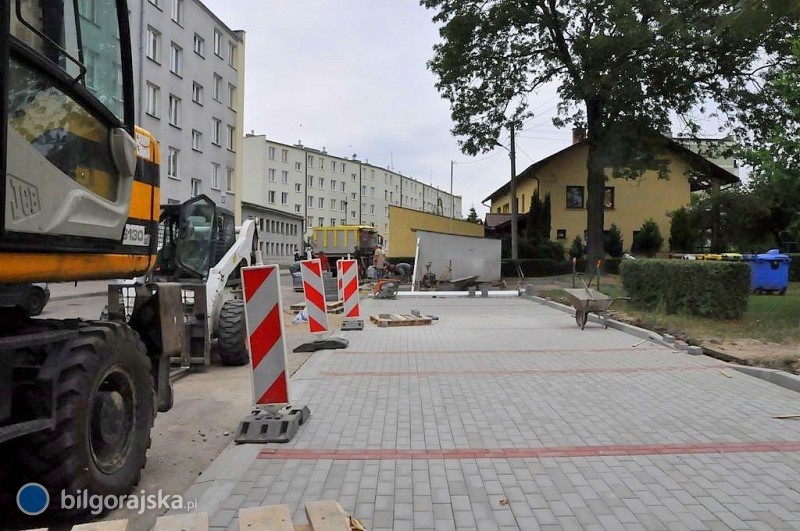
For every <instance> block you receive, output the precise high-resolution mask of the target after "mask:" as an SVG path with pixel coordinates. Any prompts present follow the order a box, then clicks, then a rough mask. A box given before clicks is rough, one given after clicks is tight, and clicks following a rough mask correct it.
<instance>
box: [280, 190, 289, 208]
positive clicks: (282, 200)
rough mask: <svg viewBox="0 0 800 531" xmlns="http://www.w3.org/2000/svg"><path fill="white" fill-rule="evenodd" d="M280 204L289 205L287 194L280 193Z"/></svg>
mask: <svg viewBox="0 0 800 531" xmlns="http://www.w3.org/2000/svg"><path fill="white" fill-rule="evenodd" d="M281 204H282V205H288V204H289V192H281Z"/></svg>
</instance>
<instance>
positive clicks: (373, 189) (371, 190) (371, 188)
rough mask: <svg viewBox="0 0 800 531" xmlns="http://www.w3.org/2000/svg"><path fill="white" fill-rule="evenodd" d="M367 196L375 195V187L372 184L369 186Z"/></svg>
mask: <svg viewBox="0 0 800 531" xmlns="http://www.w3.org/2000/svg"><path fill="white" fill-rule="evenodd" d="M369 196H370V197H375V187H374V186H370V187H369Z"/></svg>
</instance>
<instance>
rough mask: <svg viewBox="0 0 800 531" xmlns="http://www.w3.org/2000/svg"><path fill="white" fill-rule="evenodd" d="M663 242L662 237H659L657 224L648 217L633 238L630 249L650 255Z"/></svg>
mask: <svg viewBox="0 0 800 531" xmlns="http://www.w3.org/2000/svg"><path fill="white" fill-rule="evenodd" d="M663 243H664V238H662V237H661V231H660V230H659V229H658V224H657V223H656V222H655V221H654V220H652V219H648V220H647V221H645V222H644V223H643V224H642V228H641V229H639V233H638V234H637V235H636V236H634V238H633V246H632V250H633V252H634V253H644V254H645V255H647V256H650V257H652V256H653V255H654V254H656V253H657V252H658V251H659V250H660V249H661V245H662V244H663Z"/></svg>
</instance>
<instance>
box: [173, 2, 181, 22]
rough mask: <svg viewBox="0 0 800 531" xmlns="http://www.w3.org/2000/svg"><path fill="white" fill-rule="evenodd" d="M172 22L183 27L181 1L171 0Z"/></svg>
mask: <svg viewBox="0 0 800 531" xmlns="http://www.w3.org/2000/svg"><path fill="white" fill-rule="evenodd" d="M172 20H173V21H174V22H177V23H178V25H179V26H182V25H183V0H172Z"/></svg>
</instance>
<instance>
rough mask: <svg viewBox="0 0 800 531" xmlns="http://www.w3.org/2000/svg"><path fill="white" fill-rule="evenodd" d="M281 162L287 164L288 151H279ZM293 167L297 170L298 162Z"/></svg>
mask: <svg viewBox="0 0 800 531" xmlns="http://www.w3.org/2000/svg"><path fill="white" fill-rule="evenodd" d="M281 162H289V150H288V149H282V150H281ZM294 167H295V168H296V169H298V170H299V169H300V163H299V162H295V164H294Z"/></svg>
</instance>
